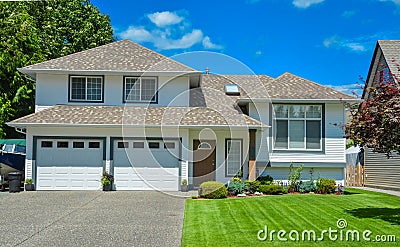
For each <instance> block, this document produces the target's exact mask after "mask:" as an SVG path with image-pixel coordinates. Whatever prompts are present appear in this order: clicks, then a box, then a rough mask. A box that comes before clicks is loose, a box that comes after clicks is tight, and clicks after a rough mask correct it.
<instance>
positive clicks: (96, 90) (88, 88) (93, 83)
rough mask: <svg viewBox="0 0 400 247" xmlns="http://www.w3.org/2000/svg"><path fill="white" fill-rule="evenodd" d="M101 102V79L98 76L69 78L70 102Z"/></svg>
mask: <svg viewBox="0 0 400 247" xmlns="http://www.w3.org/2000/svg"><path fill="white" fill-rule="evenodd" d="M102 100H103V78H102V77H98V76H95V77H94V76H71V77H70V101H91V102H99V101H102Z"/></svg>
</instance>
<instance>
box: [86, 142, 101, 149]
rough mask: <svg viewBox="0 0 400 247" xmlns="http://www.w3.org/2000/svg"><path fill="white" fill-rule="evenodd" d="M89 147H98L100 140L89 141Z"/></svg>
mask: <svg viewBox="0 0 400 247" xmlns="http://www.w3.org/2000/svg"><path fill="white" fill-rule="evenodd" d="M89 148H100V142H89Z"/></svg>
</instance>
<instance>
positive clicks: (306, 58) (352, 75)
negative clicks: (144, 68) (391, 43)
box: [92, 0, 400, 93]
mask: <svg viewBox="0 0 400 247" xmlns="http://www.w3.org/2000/svg"><path fill="white" fill-rule="evenodd" d="M92 2H93V4H94V5H96V6H97V7H98V8H99V9H100V11H101V12H102V13H104V14H108V15H109V16H110V18H111V24H112V26H113V28H114V30H115V35H116V36H117V37H118V39H125V38H127V39H130V40H132V41H135V42H137V43H140V44H142V45H144V46H146V47H148V48H150V49H153V50H155V51H157V52H159V53H161V54H163V55H166V56H174V55H178V54H181V53H184V52H193V51H210V52H216V53H223V54H226V55H229V56H231V57H233V58H234V59H237V60H239V61H240V62H242V63H243V64H245V65H247V66H248V67H249V68H250V70H251V71H254V73H256V74H266V75H269V76H272V77H277V76H279V75H281V74H282V73H284V72H290V73H293V74H296V75H299V76H301V77H304V78H307V79H310V80H313V81H315V82H318V83H321V84H324V85H329V86H332V87H334V88H336V89H339V90H342V91H345V92H348V93H349V92H350V90H352V89H354V88H356V89H357V86H355V85H354V84H355V83H356V82H359V76H362V77H364V78H365V77H366V76H367V73H368V68H369V65H370V62H371V58H372V55H373V50H374V48H375V43H376V40H379V39H400V25H399V24H400V0H229V1H225V0H213V1H209V0H202V1H187V0H174V1H166V0H131V1H125V0H124V1H123V0H113V1H106V0H92ZM177 58H179V56H178V57H177ZM178 60H179V59H178ZM211 60H213V59H210V61H209V63H210V64H209V65H208V67H210V69H211V72H214V73H238V72H237V71H238V70H235V66H226V67H225V68H223V67H220V66H216V65H214V64H213V61H211ZM206 64H207V62H205V61H202V62H198V63H197V64H196V63H194V64H189V65H191V66H193V67H195V68H196V69H198V70H204V69H205V66H206ZM213 65H214V66H215V67H218V68H215V67H214V68H213ZM196 66H197V67H196ZM232 70H233V71H232ZM250 70H249V71H250ZM240 73H246V72H243V71H240Z"/></svg>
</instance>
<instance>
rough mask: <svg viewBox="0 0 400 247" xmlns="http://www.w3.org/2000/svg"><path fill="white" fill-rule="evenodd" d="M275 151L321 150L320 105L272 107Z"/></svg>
mask: <svg viewBox="0 0 400 247" xmlns="http://www.w3.org/2000/svg"><path fill="white" fill-rule="evenodd" d="M274 109H275V120H276V121H275V123H276V127H275V149H294V150H296V149H297V150H321V140H322V105H281V104H278V105H274Z"/></svg>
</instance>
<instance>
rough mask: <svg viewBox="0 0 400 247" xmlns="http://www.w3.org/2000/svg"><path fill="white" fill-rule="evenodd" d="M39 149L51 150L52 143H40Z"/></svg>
mask: <svg viewBox="0 0 400 247" xmlns="http://www.w3.org/2000/svg"><path fill="white" fill-rule="evenodd" d="M41 147H42V148H52V147H53V142H51V141H42V143H41Z"/></svg>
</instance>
